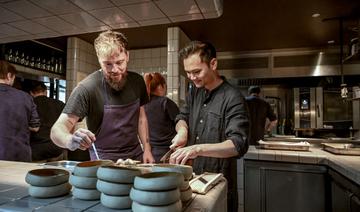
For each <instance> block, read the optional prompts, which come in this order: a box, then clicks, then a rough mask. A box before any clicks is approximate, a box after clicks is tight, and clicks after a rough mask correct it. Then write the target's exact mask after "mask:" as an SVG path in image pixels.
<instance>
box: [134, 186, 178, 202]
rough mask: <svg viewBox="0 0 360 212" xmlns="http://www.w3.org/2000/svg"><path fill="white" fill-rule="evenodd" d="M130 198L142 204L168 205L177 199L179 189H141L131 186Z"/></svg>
mask: <svg viewBox="0 0 360 212" xmlns="http://www.w3.org/2000/svg"><path fill="white" fill-rule="evenodd" d="M130 198H131V200H133V201H136V202H138V203H140V204H143V205H155V206H156V205H159V206H161V205H170V204H172V203H175V202H177V201H179V199H180V191H179V189H178V188H176V189H172V190H168V191H142V190H137V189H135V188H132V189H131V192H130Z"/></svg>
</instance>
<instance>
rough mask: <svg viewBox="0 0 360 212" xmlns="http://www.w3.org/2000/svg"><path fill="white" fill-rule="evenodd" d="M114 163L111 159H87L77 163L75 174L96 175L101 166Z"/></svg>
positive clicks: (82, 175)
mask: <svg viewBox="0 0 360 212" xmlns="http://www.w3.org/2000/svg"><path fill="white" fill-rule="evenodd" d="M112 164H114V162H113V161H111V160H94V161H85V162H81V163H78V164H76V166H75V167H74V175H76V176H80V177H96V172H97V170H98V168H99V167H100V166H106V165H112Z"/></svg>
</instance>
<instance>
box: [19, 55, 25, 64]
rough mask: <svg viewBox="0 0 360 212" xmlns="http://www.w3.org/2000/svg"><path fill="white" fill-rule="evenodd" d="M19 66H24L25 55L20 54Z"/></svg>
mask: <svg viewBox="0 0 360 212" xmlns="http://www.w3.org/2000/svg"><path fill="white" fill-rule="evenodd" d="M20 64H21V65H25V53H24V52H23V53H21V57H20Z"/></svg>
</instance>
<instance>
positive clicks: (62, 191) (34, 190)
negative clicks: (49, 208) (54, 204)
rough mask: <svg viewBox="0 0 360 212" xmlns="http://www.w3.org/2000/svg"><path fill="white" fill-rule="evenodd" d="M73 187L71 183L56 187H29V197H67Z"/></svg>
mask: <svg viewBox="0 0 360 212" xmlns="http://www.w3.org/2000/svg"><path fill="white" fill-rule="evenodd" d="M70 190H71V185H70V184H69V183H67V182H66V183H63V184H60V185H56V186H48V187H39V186H32V185H30V186H29V195H30V196H32V197H36V198H52V197H58V196H63V195H66V194H68V193H69V192H70Z"/></svg>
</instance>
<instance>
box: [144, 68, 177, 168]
mask: <svg viewBox="0 0 360 212" xmlns="http://www.w3.org/2000/svg"><path fill="white" fill-rule="evenodd" d="M144 79H145V84H146V88H147V91H148V94H149V97H150V102H149V103H147V104H146V105H145V112H146V116H147V119H148V124H149V135H150V145H151V152H152V154H153V157H154V159H155V162H160V158H161V157H162V156H164V154H165V153H166V152H168V151H169V150H170V148H169V147H170V145H171V144H172V143H171V140H172V139H173V138H174V136H175V135H176V131H175V117H176V115H177V114H179V108H178V106H177V105H176V104H175V102H173V101H172V100H171V99H169V98H167V97H166V89H167V88H166V81H165V78H164V77H163V76H162V75H161V74H160V73H156V72H155V73H146V74H145V75H144Z"/></svg>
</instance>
